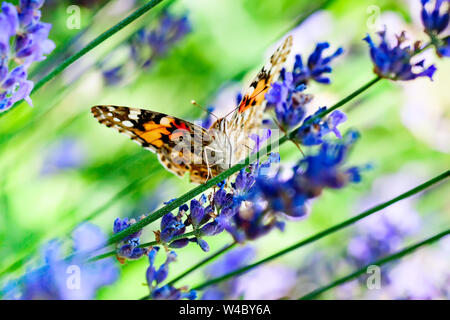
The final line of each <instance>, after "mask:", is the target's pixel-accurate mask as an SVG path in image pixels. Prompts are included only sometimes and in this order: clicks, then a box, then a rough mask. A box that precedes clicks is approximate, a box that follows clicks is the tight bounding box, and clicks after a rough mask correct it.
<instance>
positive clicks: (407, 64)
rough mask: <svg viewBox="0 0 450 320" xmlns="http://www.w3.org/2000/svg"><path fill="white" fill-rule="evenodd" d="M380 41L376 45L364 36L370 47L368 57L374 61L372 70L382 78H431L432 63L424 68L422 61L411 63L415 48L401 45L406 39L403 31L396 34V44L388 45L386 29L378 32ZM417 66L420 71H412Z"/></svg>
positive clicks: (432, 72) (434, 68)
mask: <svg viewBox="0 0 450 320" xmlns="http://www.w3.org/2000/svg"><path fill="white" fill-rule="evenodd" d="M378 35H379V37H380V39H381V41H380V44H379V45H378V46H377V45H375V43H374V42H373V41H372V38H371V37H370V36H369V35H367V36H366V37H365V38H364V41H366V42H367V43H368V44H369V47H370V57H371V58H372V62H373V63H374V72H375V73H376V74H377V75H379V76H380V77H382V78H387V79H391V80H404V81H408V80H414V79H416V78H419V77H429V78H430V80H432V78H433V74H434V72H435V71H436V67H435V66H434V65H431V66H429V67H428V68H424V61H423V60H422V61H420V62H417V63H414V64H412V63H411V58H412V57H413V55H414V54H415V53H416V50H417V48H412V47H411V46H403V45H402V44H403V42H404V41H405V40H406V38H405V33H404V32H402V34H400V35H399V36H397V44H396V45H395V46H392V47H391V46H390V45H389V44H388V42H387V40H386V31H381V32H379V33H378ZM415 67H419V68H421V69H422V71H421V72H418V73H416V72H413V68H415Z"/></svg>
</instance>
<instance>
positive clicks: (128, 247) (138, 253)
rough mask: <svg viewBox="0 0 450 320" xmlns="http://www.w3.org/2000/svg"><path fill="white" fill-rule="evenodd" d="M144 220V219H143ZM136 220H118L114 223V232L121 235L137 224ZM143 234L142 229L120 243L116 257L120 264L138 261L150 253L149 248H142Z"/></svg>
mask: <svg viewBox="0 0 450 320" xmlns="http://www.w3.org/2000/svg"><path fill="white" fill-rule="evenodd" d="M141 218H143V217H141ZM135 223H136V220H135V219H128V218H124V219H123V220H121V219H120V218H117V219H116V220H115V221H114V227H113V232H114V233H119V232H121V231H123V230H125V229H127V228H128V227H130V226H131V225H133V224H135ZM141 234H142V229H141V230H138V231H137V232H135V233H133V234H130V235H128V236H127V237H125V238H123V239H122V240H121V241H120V242H119V243H117V250H116V257H117V260H118V261H119V262H120V263H124V262H125V260H127V259H128V260H136V259H139V258H141V257H142V256H143V255H146V254H147V253H148V249H147V248H141V247H140V236H141Z"/></svg>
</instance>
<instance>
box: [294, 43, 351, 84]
mask: <svg viewBox="0 0 450 320" xmlns="http://www.w3.org/2000/svg"><path fill="white" fill-rule="evenodd" d="M329 47H330V44H329V43H328V42H321V43H318V44H317V46H316V49H315V50H314V52H313V53H312V54H311V55H310V56H309V58H308V62H307V64H306V65H305V64H303V59H302V56H301V55H300V54H297V55H296V56H295V63H294V69H293V71H292V74H293V81H294V83H295V85H296V86H298V85H299V84H308V82H309V81H311V80H314V81H316V82H319V83H322V84H329V83H331V80H330V78H328V77H327V76H326V75H325V74H326V73H331V71H332V68H331V67H330V63H331V61H332V60H333V59H335V58H336V57H338V56H339V55H341V54H342V53H343V52H344V50H343V49H342V48H338V49H337V50H336V51H335V52H334V53H333V54H331V55H329V56H327V57H323V51H324V50H325V49H328V48H329Z"/></svg>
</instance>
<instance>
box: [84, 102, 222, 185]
mask: <svg viewBox="0 0 450 320" xmlns="http://www.w3.org/2000/svg"><path fill="white" fill-rule="evenodd" d="M91 111H92V113H93V115H94V117H95V118H96V119H97V120H98V121H99V122H100V123H102V124H104V125H106V126H107V127H110V128H114V129H116V130H117V131H119V132H120V133H122V134H125V135H126V136H128V137H129V138H131V140H133V141H135V142H137V143H138V144H140V145H141V146H143V147H144V148H146V149H148V150H150V151H152V152H154V153H156V154H157V155H158V159H159V160H160V162H161V163H162V164H163V165H164V167H165V168H166V169H167V170H169V171H171V172H173V173H175V174H176V175H178V176H180V177H182V176H184V175H185V173H186V172H190V179H191V181H193V182H197V183H202V182H204V181H205V180H206V177H207V175H208V166H207V165H206V163H204V160H203V153H202V151H203V149H204V147H205V146H206V145H208V144H210V143H211V141H212V140H213V137H211V136H210V135H209V134H208V132H207V131H206V130H205V129H203V128H202V127H200V126H197V125H195V124H193V123H190V122H188V121H185V120H182V119H179V118H175V117H172V116H168V115H166V114H164V113H159V112H155V111H150V110H145V109H137V108H128V107H120V106H111V105H109V106H94V107H92V108H91Z"/></svg>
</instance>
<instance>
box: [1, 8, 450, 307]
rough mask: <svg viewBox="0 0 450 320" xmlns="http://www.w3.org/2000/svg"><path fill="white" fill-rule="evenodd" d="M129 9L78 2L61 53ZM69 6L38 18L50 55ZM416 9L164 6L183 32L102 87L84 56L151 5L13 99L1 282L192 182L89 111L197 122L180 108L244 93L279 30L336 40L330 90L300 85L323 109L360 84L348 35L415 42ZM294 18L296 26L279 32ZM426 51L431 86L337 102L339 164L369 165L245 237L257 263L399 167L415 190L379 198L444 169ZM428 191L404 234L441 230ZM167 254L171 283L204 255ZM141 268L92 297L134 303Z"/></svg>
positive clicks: (359, 54) (446, 214)
mask: <svg viewBox="0 0 450 320" xmlns="http://www.w3.org/2000/svg"><path fill="white" fill-rule="evenodd" d="M142 3H143V1H121V0H118V1H109V2H107V4H106V5H105V6H103V7H102V6H101V5H100V4H98V5H95V6H93V7H89V8H88V7H82V11H81V27H82V29H85V30H86V32H84V34H83V35H82V37H81V38H80V39H79V40H78V41H77V42H76V43H75V44H74V45H71V46H68V47H66V48H68V49H67V52H68V53H70V52H73V50H76V48H78V49H79V48H81V47H82V45H83V44H86V43H87V42H88V41H89V40H91V39H93V38H94V37H95V36H96V35H98V34H99V33H100V32H102V31H104V30H106V29H107V28H109V27H110V26H112V25H113V24H114V23H116V22H118V21H119V20H120V19H123V17H125V15H126V14H127V12H129V11H130V10H132V9H133V8H136V7H137V6H139V5H140V4H142ZM70 4H71V3H70V2H69V1H58V2H57V3H56V4H54V5H51V4H48V5H46V6H48V7H44V8H43V10H42V11H43V14H44V16H43V19H42V20H43V21H46V22H51V23H52V24H53V29H52V31H51V33H50V38H51V39H52V40H54V41H55V43H56V44H57V47H58V46H66V45H67V44H68V41H70V39H71V38H73V37H75V35H76V34H77V33H78V32H80V30H70V29H68V28H67V27H66V20H67V17H68V14H67V13H66V8H67V6H68V5H70ZM418 4H419V1H406V0H405V1H398V0H392V1H366V0H345V1H343V0H335V1H322V2H321V1H315V2H314V3H312V2H311V1H300V0H281V1H259V0H236V1H229V0H217V1H209V0H196V1H189V0H177V1H172V5H171V8H170V10H171V12H174V13H179V14H184V13H186V14H187V15H188V17H189V19H190V22H191V25H192V32H191V33H190V34H189V35H188V36H187V37H186V38H185V39H184V40H183V41H181V42H180V43H179V44H177V45H176V46H175V47H174V48H172V49H171V50H170V52H169V54H168V55H167V56H166V57H164V58H163V59H161V60H160V61H158V63H157V64H155V65H154V66H153V67H152V68H151V69H149V70H148V71H146V72H139V71H138V70H137V71H136V75H135V78H133V80H132V81H130V82H129V83H127V84H126V85H121V86H108V85H106V84H105V82H104V81H103V78H102V76H101V72H100V70H99V69H98V68H97V67H96V62H97V61H102V60H103V59H104V58H105V56H106V55H107V54H108V53H109V52H111V50H113V49H114V48H116V47H118V46H119V45H120V43H121V42H122V41H123V40H124V39H126V38H127V37H128V36H129V35H130V34H132V33H133V32H135V31H136V30H137V29H138V28H139V27H142V26H146V25H150V24H152V23H154V21H155V19H156V18H157V16H158V12H159V11H160V9H161V8H160V7H157V8H156V9H154V10H152V11H150V12H149V13H148V14H147V15H145V16H143V17H142V18H141V19H139V20H138V21H136V22H134V23H133V24H132V25H130V26H129V27H128V28H126V29H124V30H123V31H121V32H120V33H119V34H117V35H116V36H114V37H113V38H111V39H109V40H108V41H106V42H105V43H103V44H102V45H101V46H99V47H98V48H96V49H95V50H93V51H92V52H90V53H89V54H88V55H87V56H85V57H84V58H82V59H81V60H80V61H78V62H77V63H76V64H75V65H73V66H71V67H70V68H68V69H67V70H66V71H65V72H64V73H63V74H61V75H60V76H59V77H57V78H56V79H54V80H53V81H52V82H51V83H49V84H47V85H46V87H45V88H42V89H41V90H40V91H39V93H38V94H36V95H35V96H33V102H34V107H33V108H31V107H29V106H26V105H22V106H20V107H19V108H17V109H15V110H14V111H12V112H10V113H9V114H7V115H6V116H4V117H2V118H0V134H1V136H0V176H1V179H0V243H1V246H0V256H1V257H2V259H0V272H2V277H5V276H6V278H4V279H7V278H10V277H14V276H17V275H19V274H20V273H22V272H23V271H24V270H25V269H26V266H27V263H33V261H34V260H35V259H36V258H37V257H38V254H39V248H40V247H41V246H42V245H43V244H44V243H45V242H46V241H48V240H49V239H52V238H54V237H67V236H68V235H70V231H71V230H72V229H73V227H74V226H76V225H77V224H78V223H80V222H82V221H85V220H87V219H89V220H90V221H91V222H93V223H95V224H97V225H99V226H100V227H101V228H102V229H103V230H104V231H105V232H107V233H108V234H110V233H111V232H112V224H113V221H114V219H115V218H116V217H137V216H139V215H141V214H144V213H150V212H151V211H152V210H154V209H156V208H158V207H160V206H161V205H162V203H163V202H164V201H168V200H169V199H172V198H175V197H177V196H179V195H181V194H182V193H184V192H185V191H187V190H189V189H190V188H191V187H192V185H191V184H189V182H188V179H187V177H185V178H184V179H178V178H177V177H175V176H173V175H172V174H171V173H169V172H166V171H165V170H163V169H162V167H161V166H160V165H159V163H158V162H157V160H156V156H155V155H154V154H152V153H150V152H148V151H146V150H144V149H142V148H140V147H139V146H137V145H136V144H134V143H132V142H131V141H130V140H129V139H128V138H126V137H124V136H122V135H119V134H118V133H117V132H115V131H114V130H109V129H106V128H105V127H104V126H100V125H99V124H98V123H97V121H96V120H95V119H94V118H93V117H92V115H91V113H90V107H91V106H93V105H97V104H115V105H126V106H133V107H142V108H147V109H151V110H155V111H161V112H165V113H168V114H171V115H174V116H178V117H181V118H187V119H197V118H201V117H203V116H204V114H203V112H202V110H200V109H199V108H196V107H194V106H192V105H191V104H190V101H191V100H192V99H195V100H197V101H198V102H199V103H200V104H202V105H205V106H206V105H215V106H216V107H217V108H220V107H221V106H229V105H232V103H233V101H234V95H235V94H236V93H237V92H238V90H239V88H244V87H245V85H246V84H247V83H248V81H249V79H250V78H251V77H252V76H253V75H254V74H255V73H256V72H257V70H258V68H259V67H260V66H261V65H262V64H263V62H264V60H265V58H266V57H267V56H268V55H269V54H270V52H271V50H273V48H274V46H275V45H276V43H277V42H279V41H280V40H281V39H282V38H283V37H284V35H285V34H287V33H288V32H292V33H293V35H294V49H293V51H294V53H301V54H303V56H304V57H306V56H308V55H309V54H310V53H311V52H312V50H313V49H314V47H315V45H316V43H317V42H322V41H328V42H330V44H331V49H330V53H331V50H335V48H337V47H339V46H342V47H343V48H344V49H345V54H344V55H343V56H341V57H339V58H338V59H337V60H336V61H335V63H334V64H333V65H334V71H333V73H332V76H331V78H332V84H331V85H328V86H323V85H316V84H312V85H311V86H310V87H309V88H308V92H310V93H313V94H315V100H314V101H313V103H312V104H313V105H314V108H317V107H319V106H323V105H328V106H329V105H331V104H333V103H334V102H337V101H338V100H339V99H341V98H343V97H344V96H345V95H346V94H348V93H350V92H351V91H352V90H354V89H356V88H358V87H359V86H360V85H362V84H363V83H365V82H367V81H369V80H370V79H372V77H373V74H372V64H371V61H370V59H369V56H368V49H367V45H366V44H365V43H364V42H363V41H362V40H361V39H362V38H363V37H364V36H365V35H366V33H367V32H370V33H371V34H373V33H374V31H375V30H376V29H377V28H379V27H382V25H383V24H386V25H388V26H389V28H390V30H392V31H395V32H400V31H401V30H402V29H407V30H408V32H410V35H411V37H419V38H420V39H425V37H424V35H422V34H421V33H420V32H421V27H420V24H419V20H418V16H417V13H418ZM127 5H128V6H129V7H126V6H127ZM163 5H164V2H163V4H162V5H161V6H163ZM114 6H115V7H114ZM114 8H115V10H116V11H114V10H113V9H114ZM117 8H119V9H121V10H122V11H120V10H118V9H117ZM317 8H319V9H318V10H315V12H314V14H313V15H311V16H309V17H308V18H306V16H307V15H308V13H310V12H311V11H314V9H317ZM99 9H101V11H100V12H98V10H99ZM97 12H98V13H97ZM111 12H113V13H111ZM114 12H115V13H114ZM117 12H118V13H117ZM305 19H306V20H305ZM301 20H304V21H303V22H302V23H300V25H299V26H298V27H296V28H295V29H293V30H292V27H293V26H294V25H295V24H296V22H297V21H301ZM57 50H58V49H57ZM71 50H72V51H71ZM426 57H427V59H430V60H431V61H434V63H436V65H437V68H438V71H437V73H436V75H435V79H434V82H430V81H429V80H427V79H419V80H416V81H414V82H411V83H404V84H397V83H390V82H388V81H382V82H380V83H379V84H377V85H376V86H375V87H373V88H371V89H370V90H369V91H368V92H367V93H366V94H364V95H362V96H361V98H358V99H357V100H355V101H353V102H352V103H350V104H348V105H346V106H345V107H344V110H345V111H346V112H348V121H347V122H346V123H345V124H344V126H343V129H348V128H355V129H357V130H359V131H360V132H361V135H362V139H361V140H360V141H359V142H358V143H357V145H356V147H355V149H354V151H353V153H352V155H351V158H350V159H349V164H351V165H353V164H356V165H359V164H365V163H371V164H373V169H372V170H370V171H367V172H365V174H364V178H363V182H362V183H360V184H357V185H351V186H349V187H347V188H345V189H342V190H334V191H326V192H325V193H324V194H323V195H322V196H321V197H320V199H318V200H317V201H315V202H314V203H312V204H311V213H310V214H309V216H308V217H307V218H305V219H304V220H302V221H296V222H289V223H288V224H287V227H286V230H285V232H284V233H280V232H279V231H273V232H272V233H271V234H269V235H268V236H267V237H264V238H262V239H260V240H258V241H255V242H254V243H253V245H254V246H255V247H256V248H257V252H258V254H257V256H258V257H264V256H267V255H269V254H270V253H273V252H275V251H277V250H279V249H281V248H283V247H285V246H287V245H289V244H291V243H293V242H295V241H298V240H300V239H303V238H305V237H307V236H308V235H312V234H314V233H316V232H318V231H321V230H323V229H325V228H326V227H329V226H331V225H333V224H336V223H338V222H340V221H342V220H344V219H346V218H348V217H350V216H352V215H354V214H356V213H357V211H358V210H360V209H361V208H364V206H363V207H361V206H360V205H357V204H359V203H360V200H361V199H362V197H363V196H364V195H366V194H367V193H368V192H370V190H371V188H372V184H373V182H374V180H376V179H377V178H378V177H382V176H387V175H391V174H394V173H396V172H398V171H405V170H406V172H408V173H409V174H410V175H411V176H413V177H415V178H417V180H416V182H415V183H412V184H408V182H405V184H404V187H402V188H401V189H400V190H398V189H396V190H392V197H393V196H395V195H397V194H399V193H401V192H403V191H406V190H408V189H409V188H411V187H413V186H415V185H417V184H419V183H421V182H423V181H426V180H427V179H429V178H431V177H433V176H435V175H437V174H439V173H441V172H442V171H444V170H447V169H448V167H449V164H450V156H449V152H450V112H449V110H450V108H449V107H450V92H449V90H448V84H449V83H450V64H449V63H448V61H444V60H438V59H437V58H436V57H435V56H434V55H433V54H432V52H429V54H428V53H427V55H426ZM49 68H51V65H50V67H49ZM44 70H45V68H44ZM218 97H220V99H218ZM230 97H231V98H230ZM311 111H314V110H311ZM218 113H220V111H218ZM280 153H281V159H282V162H283V163H284V164H291V163H293V162H294V161H296V160H297V159H298V158H299V153H298V150H297V149H296V148H295V146H294V145H292V144H285V145H283V146H282V148H281V149H280ZM61 158H62V159H66V158H70V159H69V160H70V161H72V162H71V163H72V164H73V165H69V168H66V169H64V168H60V166H58V165H57V164H58V163H59V162H58V161H62V160H61ZM55 159H56V160H55ZM66 160H67V159H66ZM70 161H69V162H70ZM389 187H390V186H389V185H388V186H386V188H389ZM434 189H435V190H432V191H429V192H427V193H425V194H423V195H422V196H421V197H420V198H419V199H418V201H417V208H416V209H417V210H418V211H419V212H420V214H421V215H422V216H423V221H424V222H425V223H424V224H423V226H422V227H421V230H420V233H418V234H417V235H416V237H415V239H416V240H417V239H422V238H423V237H425V236H426V235H428V234H431V233H433V232H437V231H440V230H441V229H442V228H443V227H445V226H448V225H449V222H450V200H449V197H448V194H449V192H450V185H449V184H448V183H446V184H442V185H440V186H439V187H437V188H434ZM384 200H388V198H380V199H379V202H382V201H384ZM366 207H367V206H366ZM155 229H156V225H150V226H148V227H147V228H146V229H145V232H144V236H143V238H142V239H143V241H144V242H145V241H151V240H153V233H152V232H151V230H155ZM350 232H351V228H348V229H347V230H345V231H341V232H338V233H336V234H334V235H332V236H329V237H327V238H326V239H323V240H321V241H319V242H317V243H314V244H312V245H310V246H308V247H307V248H304V249H302V250H299V251H298V252H294V253H291V254H289V255H287V256H284V257H282V258H281V259H278V260H277V261H276V262H273V263H274V264H277V265H283V266H287V267H289V268H293V269H297V268H301V267H302V263H303V262H302V261H303V260H302V259H303V258H304V257H305V256H306V255H307V254H308V253H309V252H313V251H315V250H322V249H324V248H328V250H331V251H333V250H336V251H340V250H343V249H345V247H346V245H347V242H348V239H349V233H350ZM230 240H231V237H230V236H229V235H228V234H226V233H223V234H221V235H219V236H217V237H215V238H214V239H210V240H209V241H208V242H209V244H210V247H211V251H212V252H214V251H216V250H218V249H219V248H221V247H222V246H223V245H225V244H226V243H229V242H230ZM412 240H414V239H412ZM178 253H179V255H178V256H179V258H178V260H177V262H176V263H174V264H172V265H171V275H173V276H175V275H177V274H179V273H180V272H181V271H183V270H184V269H185V268H187V267H189V266H191V265H192V264H194V263H195V262H196V261H199V260H201V259H203V258H204V257H205V253H203V252H202V251H201V250H200V248H199V247H198V246H196V245H194V244H191V245H189V246H188V247H186V248H184V249H182V250H180V251H179V252H178ZM159 258H160V259H163V256H162V255H161V256H160V257H159ZM146 267H147V259H145V258H143V259H141V260H139V261H134V262H128V263H127V264H125V265H123V266H122V267H121V277H120V280H119V281H118V282H117V283H116V284H114V285H113V286H110V287H108V288H104V289H102V290H101V292H100V294H99V298H103V299H108V298H113V299H123V298H125V299H136V298H140V297H142V296H144V295H146V294H147V293H148V292H147V288H146V286H145V285H142V284H143V283H145V269H146ZM202 279H203V274H202V272H201V271H199V272H196V273H194V274H192V275H190V276H189V277H187V278H186V279H185V280H183V283H182V284H187V285H195V284H197V283H198V282H200V281H201V280H202Z"/></svg>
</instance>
